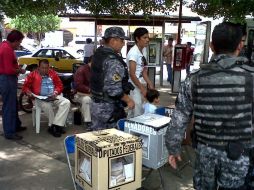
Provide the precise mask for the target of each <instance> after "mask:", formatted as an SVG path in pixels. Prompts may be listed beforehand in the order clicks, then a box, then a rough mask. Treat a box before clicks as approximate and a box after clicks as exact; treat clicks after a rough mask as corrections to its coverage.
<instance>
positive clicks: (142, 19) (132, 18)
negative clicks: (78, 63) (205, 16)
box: [59, 13, 201, 26]
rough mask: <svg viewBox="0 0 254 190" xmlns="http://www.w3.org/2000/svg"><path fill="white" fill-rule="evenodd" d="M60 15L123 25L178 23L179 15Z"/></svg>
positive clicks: (186, 20)
mask: <svg viewBox="0 0 254 190" xmlns="http://www.w3.org/2000/svg"><path fill="white" fill-rule="evenodd" d="M59 16H60V17H69V19H70V21H96V22H97V25H122V26H163V23H165V22H169V23H178V22H179V17H178V16H169V15H168V16H167V15H150V16H147V17H146V16H143V15H128V16H119V17H113V16H111V15H108V14H104V15H98V16H94V15H91V14H81V13H79V14H64V15H59ZM191 21H201V18H200V17H197V16H196V17H193V16H182V18H181V23H190V22H191Z"/></svg>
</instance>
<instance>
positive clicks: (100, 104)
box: [90, 27, 135, 130]
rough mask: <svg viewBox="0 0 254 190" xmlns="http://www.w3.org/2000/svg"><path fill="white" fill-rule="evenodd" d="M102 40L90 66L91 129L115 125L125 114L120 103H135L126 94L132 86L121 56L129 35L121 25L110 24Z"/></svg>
mask: <svg viewBox="0 0 254 190" xmlns="http://www.w3.org/2000/svg"><path fill="white" fill-rule="evenodd" d="M103 39H104V40H105V45H104V46H103V47H100V48H98V49H97V50H96V52H95V54H94V59H93V63H92V65H91V79H90V87H91V94H92V105H91V116H92V123H93V124H92V126H91V127H92V129H93V130H98V129H106V128H114V127H116V122H117V121H118V120H119V119H121V118H124V117H126V113H125V111H124V106H123V105H125V106H128V108H129V109H133V108H134V106H135V105H134V101H133V100H132V99H131V98H130V97H129V95H128V94H129V92H130V90H132V89H133V86H132V85H131V84H130V83H128V79H129V73H128V69H127V65H126V63H125V62H124V61H123V59H122V57H121V56H120V53H121V49H122V47H123V46H124V45H125V41H124V40H127V39H128V37H126V36H125V33H124V31H123V29H122V28H121V27H110V28H107V29H106V30H105V33H104V37H103Z"/></svg>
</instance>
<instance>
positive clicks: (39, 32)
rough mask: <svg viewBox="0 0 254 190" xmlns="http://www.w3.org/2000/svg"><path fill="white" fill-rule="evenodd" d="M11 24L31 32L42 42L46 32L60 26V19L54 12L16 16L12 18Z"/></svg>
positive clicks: (25, 31) (23, 30)
mask: <svg viewBox="0 0 254 190" xmlns="http://www.w3.org/2000/svg"><path fill="white" fill-rule="evenodd" d="M10 24H11V26H12V27H13V28H16V29H18V30H20V31H22V32H24V33H28V32H31V33H32V34H33V37H34V38H36V39H38V41H39V42H40V41H41V39H42V36H43V35H44V33H45V32H49V31H54V30H57V29H59V28H60V19H59V18H58V17H57V16H55V15H52V14H49V15H37V16H35V15H31V14H30V15H28V14H27V15H25V16H19V17H18V16H16V18H15V19H12V20H11V23H10Z"/></svg>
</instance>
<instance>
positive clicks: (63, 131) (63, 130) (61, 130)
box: [58, 126, 66, 134]
mask: <svg viewBox="0 0 254 190" xmlns="http://www.w3.org/2000/svg"><path fill="white" fill-rule="evenodd" d="M58 131H59V132H60V133H61V134H65V133H66V131H65V129H64V127H60V126H58Z"/></svg>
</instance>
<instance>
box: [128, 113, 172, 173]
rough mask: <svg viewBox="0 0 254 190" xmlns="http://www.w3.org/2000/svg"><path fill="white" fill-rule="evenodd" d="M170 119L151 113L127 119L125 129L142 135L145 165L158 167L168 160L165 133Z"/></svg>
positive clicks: (136, 134)
mask: <svg viewBox="0 0 254 190" xmlns="http://www.w3.org/2000/svg"><path fill="white" fill-rule="evenodd" d="M169 121H170V117H166V116H163V115H158V114H151V113H147V114H143V115H140V116H137V117H134V118H130V119H127V120H126V122H125V124H124V131H125V132H127V133H130V134H133V135H135V136H137V137H140V138H141V139H142V141H143V146H142V151H143V152H142V164H143V165H144V166H146V167H149V168H152V169H158V168H160V167H161V166H163V165H164V164H165V163H166V162H167V161H168V151H167V148H166V145H165V139H164V135H165V133H166V130H167V127H168V123H169Z"/></svg>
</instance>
